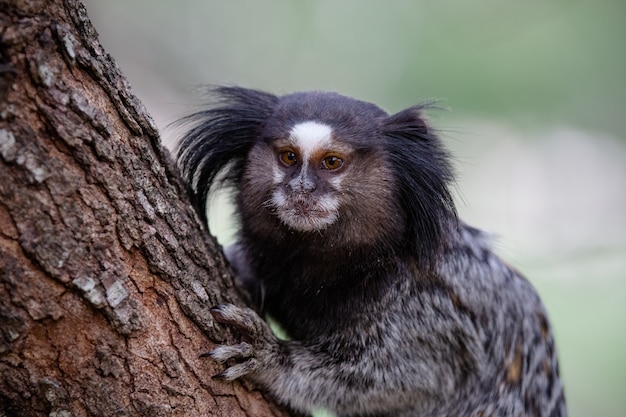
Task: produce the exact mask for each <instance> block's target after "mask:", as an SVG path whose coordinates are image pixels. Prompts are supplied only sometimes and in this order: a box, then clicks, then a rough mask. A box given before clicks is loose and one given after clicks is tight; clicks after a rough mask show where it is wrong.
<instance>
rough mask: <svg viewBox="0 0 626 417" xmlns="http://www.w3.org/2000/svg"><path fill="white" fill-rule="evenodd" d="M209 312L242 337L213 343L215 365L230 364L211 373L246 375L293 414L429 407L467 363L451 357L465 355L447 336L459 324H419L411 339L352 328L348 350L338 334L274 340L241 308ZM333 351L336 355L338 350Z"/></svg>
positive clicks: (454, 384) (391, 327)
mask: <svg viewBox="0 0 626 417" xmlns="http://www.w3.org/2000/svg"><path fill="white" fill-rule="evenodd" d="M211 312H212V314H213V316H214V317H215V319H216V320H217V321H218V322H220V323H224V324H227V325H230V326H233V327H235V328H237V329H238V330H240V331H241V333H242V335H243V337H244V340H246V342H244V343H240V344H238V345H232V346H219V347H217V348H216V349H215V350H214V351H212V352H211V353H210V356H211V357H212V358H214V359H215V360H217V361H219V362H226V361H230V360H235V361H236V362H237V363H236V364H235V365H232V366H230V367H229V368H227V369H226V370H225V371H223V372H222V373H221V374H219V375H218V376H219V377H221V378H224V379H226V380H234V379H237V378H240V377H242V376H246V375H248V376H249V377H250V378H251V379H253V380H254V381H255V382H257V383H259V384H261V385H263V386H264V387H266V388H267V389H268V390H269V391H270V392H271V393H272V394H273V395H274V396H275V397H276V398H277V399H279V400H280V401H281V402H283V403H286V404H289V405H290V406H291V407H292V408H294V409H296V410H300V411H310V410H311V409H315V408H327V409H330V410H332V411H335V412H338V413H339V414H350V415H352V414H361V413H362V414H366V413H384V414H385V415H387V414H389V413H391V414H389V415H395V414H396V413H394V410H397V411H399V410H403V409H404V410H406V409H408V408H413V409H414V407H416V405H417V407H418V408H422V409H423V410H424V411H426V410H430V411H432V410H434V409H436V408H437V407H440V406H441V404H442V402H443V399H444V398H448V399H449V398H450V397H451V396H454V395H455V394H454V391H455V390H456V389H457V388H458V383H459V381H460V380H461V377H460V376H459V375H460V373H461V372H462V368H463V366H467V363H465V364H460V363H458V361H457V360H458V358H460V357H463V356H464V355H466V354H467V352H452V351H450V349H451V347H450V346H451V345H450V340H449V337H457V336H458V335H457V336H453V333H455V332H457V331H458V330H459V329H452V328H450V332H446V334H445V335H443V334H439V335H438V336H435V337H434V338H432V337H430V336H429V331H428V329H423V330H422V331H420V332H419V335H418V337H420V338H421V337H423V338H422V340H419V339H417V340H416V339H415V338H414V337H415V333H413V334H411V332H412V331H413V329H408V328H406V329H404V328H401V327H399V323H394V322H388V323H386V324H387V326H386V327H387V328H386V329H385V328H384V327H385V326H383V327H381V328H378V329H376V330H374V331H373V332H372V333H370V336H371V337H370V338H369V339H367V340H366V338H367V336H365V335H364V334H365V331H363V330H362V329H355V330H356V331H357V333H358V334H360V335H363V336H362V337H363V339H361V340H360V341H359V343H358V345H359V348H358V349H355V348H354V346H338V345H341V337H338V339H339V340H333V341H329V342H328V343H317V344H315V345H306V344H304V343H300V342H298V341H280V340H278V339H277V338H276V337H275V336H274V335H273V334H272V332H271V330H270V328H269V327H268V326H267V324H266V323H265V322H264V321H263V320H262V319H261V318H260V317H259V316H258V315H257V314H256V313H254V312H253V311H252V310H250V309H247V308H240V307H236V306H233V305H221V306H219V307H216V308H214V309H212V310H211ZM392 317H393V316H392ZM396 317H400V316H399V315H397V316H396ZM416 324H417V325H424V323H416ZM439 324H441V321H439ZM450 324H452V322H451V323H450ZM427 327H429V326H427ZM432 334H433V333H432V332H430V335H432ZM446 339H448V340H446ZM463 343H465V341H463ZM452 345H454V343H452ZM339 350H341V351H343V355H341V352H340V353H339V355H338V354H337V352H338V351H339ZM338 356H343V357H341V358H340V357H338ZM470 362H472V363H473V362H474V361H473V360H471V361H470ZM420 404H421V405H422V406H421V407H420Z"/></svg>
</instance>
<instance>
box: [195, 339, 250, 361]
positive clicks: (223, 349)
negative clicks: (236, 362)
mask: <svg viewBox="0 0 626 417" xmlns="http://www.w3.org/2000/svg"><path fill="white" fill-rule="evenodd" d="M253 354H254V351H253V349H252V346H250V345H249V344H247V343H245V342H244V343H239V344H237V345H221V346H218V347H216V348H215V349H213V350H212V351H211V352H207V353H203V354H202V355H200V357H207V356H210V357H211V358H212V359H213V360H215V361H217V362H220V363H224V362H226V361H227V360H229V359H247V358H250V357H252V356H253Z"/></svg>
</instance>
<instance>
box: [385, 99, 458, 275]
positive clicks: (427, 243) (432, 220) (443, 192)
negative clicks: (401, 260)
mask: <svg viewBox="0 0 626 417" xmlns="http://www.w3.org/2000/svg"><path fill="white" fill-rule="evenodd" d="M425 107H427V105H420V106H415V107H410V108H408V109H406V110H403V111H401V112H399V113H397V114H394V115H392V116H389V117H388V118H387V119H386V120H385V122H384V124H383V132H384V133H385V135H386V137H387V138H388V139H389V140H388V143H389V148H388V149H389V152H390V157H391V163H392V166H393V168H394V170H395V172H396V178H397V181H398V190H399V194H400V195H399V198H400V204H401V207H402V209H403V210H404V212H405V216H406V222H407V229H406V236H405V239H406V240H405V246H406V249H408V250H409V251H411V253H414V254H415V255H416V256H417V257H418V260H419V263H420V267H423V268H427V269H428V268H432V267H434V265H435V263H436V262H437V259H438V255H439V254H440V253H441V250H442V249H443V248H444V247H445V246H446V243H447V242H448V239H449V236H450V230H451V229H450V228H451V227H454V226H455V225H456V222H457V215H456V209H455V207H454V202H453V200H452V196H451V195H450V191H449V189H448V186H449V184H450V183H451V182H452V181H453V180H454V173H453V169H452V166H451V164H450V157H449V154H448V152H447V151H446V149H445V148H444V146H443V144H442V143H441V141H440V140H439V138H438V137H437V136H436V135H435V134H434V133H433V132H432V131H431V129H430V128H429V126H428V125H427V123H426V122H425V121H424V119H423V118H422V116H421V113H422V111H423V110H424V108H425Z"/></svg>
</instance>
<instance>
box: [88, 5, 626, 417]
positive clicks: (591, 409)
mask: <svg viewBox="0 0 626 417" xmlns="http://www.w3.org/2000/svg"><path fill="white" fill-rule="evenodd" d="M86 5H87V9H88V12H89V15H90V17H91V19H92V20H93V22H94V25H95V26H96V29H97V30H98V32H99V33H100V36H101V41H102V43H103V45H104V46H105V48H106V50H107V51H108V52H109V53H111V55H113V57H114V58H115V59H116V60H117V62H118V64H119V66H120V67H121V68H122V70H123V72H124V73H125V74H126V75H127V77H128V78H129V80H130V82H131V84H132V85H133V88H134V90H135V92H136V93H137V95H138V96H139V97H140V98H141V99H142V100H143V101H144V103H145V105H146V106H147V108H148V111H149V112H150V113H151V114H152V115H153V117H154V119H155V121H156V122H157V124H158V125H159V126H160V127H161V128H163V137H164V141H165V142H166V143H168V144H171V141H172V139H173V137H174V136H175V134H176V132H175V131H173V130H172V129H168V128H166V126H167V125H168V124H169V123H171V122H173V121H174V120H176V119H177V118H178V117H180V116H181V115H183V114H185V113H187V112H189V111H190V110H191V109H192V105H194V104H197V103H198V102H199V99H198V96H197V94H195V92H194V90H195V87H196V86H197V85H199V84H207V83H218V84H219V83H222V84H223V83H227V84H239V85H244V86H248V87H254V88H260V89H265V90H269V91H272V92H275V93H287V92H291V91H294V90H306V89H322V90H336V91H339V92H341V93H344V94H346V95H350V96H354V97H357V98H360V99H363V100H367V101H372V102H375V103H376V104H378V105H379V106H381V107H383V108H385V109H387V110H388V111H389V112H395V111H398V110H401V109H402V108H404V107H407V106H409V105H411V104H414V103H417V102H420V101H423V100H426V99H438V100H439V104H440V105H441V106H442V107H444V108H445V109H446V110H442V111H437V112H431V113H430V114H429V116H430V118H431V120H432V123H433V124H434V125H435V126H436V128H437V129H439V131H440V132H441V135H442V137H443V139H444V141H445V142H446V144H447V145H448V146H449V147H450V148H451V149H452V150H453V152H454V154H455V156H456V166H457V169H458V173H459V179H458V187H457V190H456V192H457V202H458V205H459V210H460V212H461V215H462V216H463V218H464V219H466V220H467V221H468V222H470V223H471V224H473V225H476V226H479V227H481V228H484V229H486V230H489V231H492V232H494V233H495V234H496V235H497V236H498V238H497V240H496V247H497V249H498V251H499V252H500V253H502V254H503V255H504V256H505V257H506V258H507V259H508V260H509V261H510V262H511V263H512V264H514V265H515V266H516V267H518V268H519V269H521V270H522V271H523V272H524V273H525V274H526V275H527V276H528V277H529V279H530V280H531V281H532V282H533V284H534V285H535V286H536V287H537V288H538V290H539V292H540V293H541V295H542V297H543V299H544V301H545V304H546V305H547V308H548V310H549V311H550V313H551V317H552V322H553V325H554V327H555V333H556V337H557V343H558V350H559V352H560V355H561V373H562V375H563V378H564V380H565V384H566V396H567V399H568V403H569V408H570V414H571V416H573V417H583V416H605V417H618V416H619V417H621V416H623V415H625V413H626V359H625V358H624V357H623V356H624V354H626V2H624V1H623V0H615V1H609V0H599V1H594V2H591V1H586V2H584V1H565V0H554V1H538V0H529V1H525V2H512V1H496V0H476V1H461V0H450V1H447V0H442V1H432V0H428V1H427V0H424V1H398V0H390V1H384V2H383V1H378V2H374V1H357V0H352V1H330V0H320V1H315V2H313V1H288V0H282V1H278V0H273V1H254V0H246V1H243V0H234V1H228V2H226V1H217V0H213V1H206V0H179V1H160V0H124V1H122V0H107V1H102V0H87V1H86ZM224 213H226V214H224ZM212 224H213V225H214V226H213V230H214V231H215V232H216V233H217V234H218V237H219V238H220V239H221V241H222V242H228V241H229V240H230V239H231V238H232V231H233V226H232V224H231V223H229V222H228V214H227V211H226V210H221V211H218V215H217V216H216V217H214V218H213V223H212Z"/></svg>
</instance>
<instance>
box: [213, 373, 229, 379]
mask: <svg viewBox="0 0 626 417" xmlns="http://www.w3.org/2000/svg"><path fill="white" fill-rule="evenodd" d="M211 379H216V380H220V381H223V380H225V379H226V375H225V374H224V372H220V373H219V374H215V375H213V376H212V377H211Z"/></svg>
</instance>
